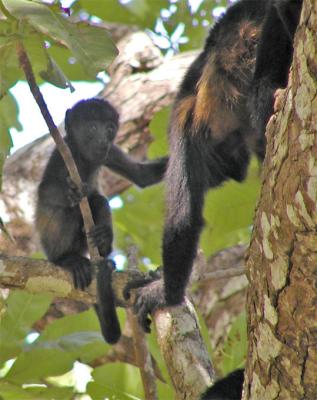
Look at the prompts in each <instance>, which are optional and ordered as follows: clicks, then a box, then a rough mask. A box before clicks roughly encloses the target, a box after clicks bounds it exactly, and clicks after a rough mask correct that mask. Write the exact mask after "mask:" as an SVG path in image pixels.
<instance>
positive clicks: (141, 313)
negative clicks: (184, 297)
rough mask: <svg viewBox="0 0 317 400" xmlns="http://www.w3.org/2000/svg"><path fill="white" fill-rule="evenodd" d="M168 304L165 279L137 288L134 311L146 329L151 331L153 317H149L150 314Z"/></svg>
mask: <svg viewBox="0 0 317 400" xmlns="http://www.w3.org/2000/svg"><path fill="white" fill-rule="evenodd" d="M167 306H168V305H167V304H166V300H165V292H164V281H163V279H159V280H157V279H156V280H154V281H152V282H151V283H149V284H147V285H146V286H143V287H141V288H139V289H138V290H137V295H136V300H135V303H134V305H133V312H134V313H135V314H136V315H137V318H138V321H139V324H140V325H141V326H142V328H143V329H144V331H145V332H147V333H150V332H151V328H150V325H151V319H150V318H149V314H152V313H153V312H154V311H155V310H157V309H159V308H164V307H167Z"/></svg>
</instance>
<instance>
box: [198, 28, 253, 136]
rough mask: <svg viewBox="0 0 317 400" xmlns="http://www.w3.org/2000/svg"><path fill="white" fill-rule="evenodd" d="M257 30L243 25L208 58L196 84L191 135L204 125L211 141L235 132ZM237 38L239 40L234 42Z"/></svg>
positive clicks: (243, 100)
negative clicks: (208, 129)
mask: <svg viewBox="0 0 317 400" xmlns="http://www.w3.org/2000/svg"><path fill="white" fill-rule="evenodd" d="M259 30H260V29H259V26H256V25H255V24H254V23H251V22H250V21H243V22H241V23H240V25H239V26H238V27H237V34H236V35H235V34H232V32H231V34H230V35H228V36H227V39H228V40H227V41H226V38H224V40H223V43H222V44H223V48H222V49H221V51H219V50H218V51H217V49H216V50H215V51H214V52H213V53H211V54H210V56H209V60H208V62H207V63H206V65H205V67H204V70H203V73H202V75H201V78H200V80H199V82H198V84H197V95H196V101H195V110H194V118H193V121H194V129H193V133H194V134H195V133H196V132H199V127H200V126H201V125H205V126H206V125H207V126H208V127H209V128H210V130H211V134H212V136H213V137H214V138H217V139H224V138H225V137H226V136H227V135H228V134H229V133H230V132H232V131H234V130H235V129H238V128H239V118H238V116H237V108H238V107H241V105H243V102H245V99H246V95H247V90H248V88H249V85H250V82H251V78H252V73H253V69H254V64H255V51H256V44H257V41H258V36H259ZM237 37H238V38H239V39H238V40H237Z"/></svg>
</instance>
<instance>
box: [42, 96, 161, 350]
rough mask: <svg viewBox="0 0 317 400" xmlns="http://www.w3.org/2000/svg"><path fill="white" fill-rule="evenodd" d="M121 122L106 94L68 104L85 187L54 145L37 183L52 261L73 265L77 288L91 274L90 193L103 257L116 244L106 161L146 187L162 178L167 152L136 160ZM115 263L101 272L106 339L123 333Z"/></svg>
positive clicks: (68, 125)
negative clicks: (86, 224) (86, 222)
mask: <svg viewBox="0 0 317 400" xmlns="http://www.w3.org/2000/svg"><path fill="white" fill-rule="evenodd" d="M118 126H119V115H118V113H117V111H116V110H115V108H114V107H113V106H112V105H111V104H110V103H108V102H107V101H105V100H101V99H97V98H95V99H89V100H83V101H80V102H79V103H77V104H76V105H75V106H74V107H73V108H71V109H70V110H67V112H66V117H65V130H66V137H65V141H66V142H67V144H68V146H69V148H70V150H71V153H72V155H73V158H74V160H75V163H76V165H77V168H78V171H79V174H80V176H81V179H82V182H83V188H82V191H81V190H78V189H77V187H76V185H75V184H74V183H73V182H72V181H71V180H70V178H69V175H68V171H67V169H66V166H65V164H64V161H63V159H62V157H61V156H60V154H59V152H58V150H57V149H55V150H54V151H53V153H52V155H51V157H50V159H49V161H48V164H47V166H46V169H45V171H44V174H43V178H42V181H41V183H40V185H39V188H38V201H37V208H36V228H37V230H38V232H39V235H40V239H41V243H42V246H43V249H44V251H45V253H46V255H47V257H48V259H49V260H50V261H52V262H53V263H55V264H57V265H59V266H61V267H63V268H65V269H67V270H69V271H70V272H71V273H72V275H73V279H74V285H75V287H77V288H80V289H84V288H85V287H87V286H88V285H89V284H90V282H91V279H92V269H91V265H90V261H89V259H88V258H87V240H86V236H85V232H84V228H83V220H82V216H81V212H80V209H79V202H80V200H81V198H82V196H84V195H86V196H87V198H88V201H89V205H90V207H91V211H92V215H93V219H94V223H95V227H94V228H93V230H92V231H91V232H89V236H90V238H91V240H92V241H93V243H94V244H95V245H96V246H97V248H98V250H99V253H100V255H101V256H102V257H107V256H108V255H109V253H110V252H111V250H112V239H113V232H112V222H111V212H110V207H109V204H108V201H107V199H106V198H105V197H104V196H102V195H101V194H100V193H99V192H98V187H97V173H98V170H99V169H100V167H101V166H103V165H104V166H107V167H109V168H110V169H112V170H113V171H115V172H117V173H119V174H121V175H123V176H124V177H126V178H128V179H129V180H131V181H132V182H134V183H135V184H137V185H138V186H141V187H145V186H148V185H151V184H154V183H157V182H158V181H160V180H161V179H162V177H163V175H164V172H165V169H166V163H167V158H161V159H158V160H154V161H148V162H137V161H134V160H132V159H131V158H130V157H129V156H128V155H126V154H125V153H123V152H122V150H120V148H119V147H118V146H116V145H115V144H114V143H113V140H114V138H115V136H116V133H117V130H118ZM112 269H113V263H112V262H111V261H110V260H105V261H103V262H102V263H101V265H100V266H99V268H98V273H97V294H98V304H97V306H96V311H97V314H98V317H99V320H100V324H101V329H102V332H103V335H104V337H105V339H106V341H107V342H109V343H115V342H116V341H117V340H118V339H119V337H120V326H119V322H118V319H117V315H116V311H115V303H114V298H113V293H112V289H111V273H112Z"/></svg>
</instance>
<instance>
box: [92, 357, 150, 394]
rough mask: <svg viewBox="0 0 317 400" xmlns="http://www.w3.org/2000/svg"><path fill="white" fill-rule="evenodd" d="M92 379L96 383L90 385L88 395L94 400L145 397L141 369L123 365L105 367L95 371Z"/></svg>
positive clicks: (116, 364)
mask: <svg viewBox="0 0 317 400" xmlns="http://www.w3.org/2000/svg"><path fill="white" fill-rule="evenodd" d="M92 377H93V379H94V381H93V382H89V383H88V385H87V394H89V395H90V396H91V397H92V398H93V399H94V400H103V399H104V398H105V397H108V398H111V399H117V400H139V399H142V398H143V397H144V396H143V390H142V385H141V380H140V373H139V369H138V368H136V367H134V366H132V365H129V364H123V363H115V364H107V365H103V366H102V367H98V368H95V369H94V371H93V373H92ZM112 396H113V397H112Z"/></svg>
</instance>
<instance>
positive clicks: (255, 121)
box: [124, 0, 302, 399]
mask: <svg viewBox="0 0 317 400" xmlns="http://www.w3.org/2000/svg"><path fill="white" fill-rule="evenodd" d="M301 4H302V1H301V0H258V1H249V0H240V1H238V2H236V3H235V4H233V5H232V6H231V7H229V8H228V10H227V12H226V13H225V14H224V15H223V16H222V17H221V18H220V19H219V21H218V22H217V23H216V24H215V25H214V26H213V27H212V29H211V30H210V33H209V35H208V37H207V40H206V43H205V46H204V49H203V50H202V52H201V53H200V54H199V55H198V57H197V58H196V60H195V61H194V62H193V63H192V65H191V66H190V67H189V69H188V71H187V73H186V74H185V77H184V78H183V81H182V83H181V85H180V88H179V91H178V94H177V96H176V100H175V103H174V107H173V111H172V116H171V121H170V127H169V141H170V160H169V164H168V168H167V173H166V185H167V207H166V208H167V215H166V220H165V227H164V234H163V255H162V258H163V279H161V280H157V281H154V282H152V283H150V284H149V285H147V286H144V287H142V288H140V289H139V290H138V296H137V300H136V303H135V306H134V307H135V312H136V313H137V314H138V319H139V321H140V323H141V325H142V326H143V328H144V329H145V331H149V324H150V320H149V319H148V314H149V313H151V312H152V311H153V310H155V309H156V308H159V307H164V306H172V305H177V304H179V303H181V302H182V300H183V298H184V294H185V289H186V285H187V283H188V279H189V276H190V273H191V269H192V264H193V260H194V257H195V255H196V250H197V244H198V240H199V236H200V232H201V229H202V227H203V217H202V210H203V203H204V195H205V193H206V191H207V190H208V189H210V188H214V187H217V186H219V185H221V184H222V183H223V182H225V181H226V180H228V179H234V180H236V181H238V182H241V181H243V180H244V178H245V176H246V172H247V167H248V164H249V160H250V155H251V153H254V154H255V155H256V156H257V157H258V158H259V159H260V160H263V158H264V154H265V145H266V143H265V135H264V133H265V126H266V124H267V122H268V119H269V117H270V115H271V114H272V112H273V100H274V96H273V95H274V92H275V90H276V89H277V88H281V87H285V86H286V84H287V78H288V70H289V67H290V63H291V59H292V54H293V36H294V33H295V30H296V27H297V24H298V19H299V14H300V9H301ZM136 286H137V285H133V282H132V283H130V284H129V285H128V286H127V287H126V289H125V291H124V293H125V295H126V296H128V294H129V289H130V288H132V287H136ZM241 376H242V381H243V374H242V375H241V374H240V375H239V377H240V378H241ZM232 379H236V376H233V378H232ZM240 385H241V387H242V382H241V383H240ZM205 396H206V397H204V398H205V399H232V398H235V397H230V396H225V395H224V396H223V397H221V396H219V395H217V394H215V395H213V393H212V389H210V391H209V392H208V393H207V394H206V395H205Z"/></svg>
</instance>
